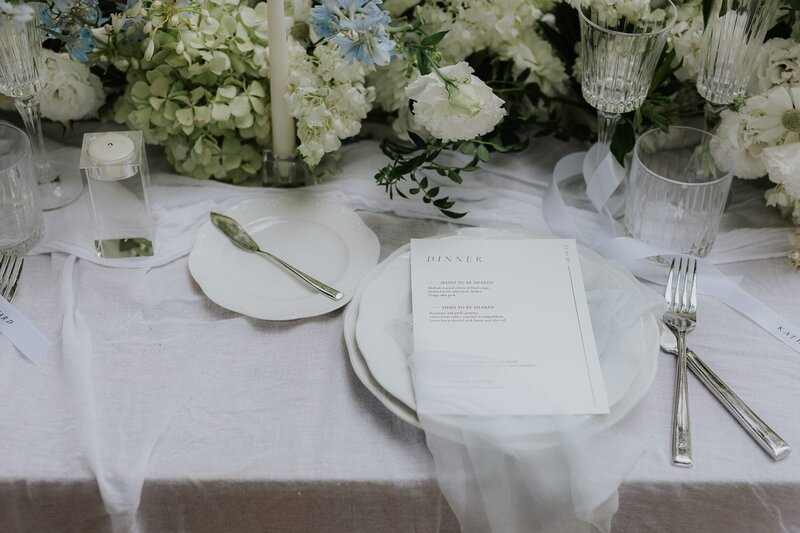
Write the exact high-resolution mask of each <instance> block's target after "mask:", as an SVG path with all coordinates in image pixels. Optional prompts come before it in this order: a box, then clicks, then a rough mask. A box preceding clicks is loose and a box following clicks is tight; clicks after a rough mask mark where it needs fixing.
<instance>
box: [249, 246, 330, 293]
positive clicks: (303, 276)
mask: <svg viewBox="0 0 800 533" xmlns="http://www.w3.org/2000/svg"><path fill="white" fill-rule="evenodd" d="M257 253H259V254H262V255H265V256H267V257H269V258H270V259H272V260H273V261H275V262H276V263H278V264H279V265H281V266H282V267H284V268H285V269H286V270H288V271H289V272H291V273H292V274H294V275H295V276H297V277H298V278H300V279H302V280H303V281H305V282H306V283H308V284H309V285H311V286H312V287H314V288H315V289H317V290H318V291H319V292H321V293H322V294H324V295H325V296H327V297H328V298H330V299H331V300H341V299H342V298H343V297H344V294H342V293H341V291H338V290H337V289H334V288H333V287H330V286H328V285H325V284H324V283H322V282H321V281H319V280H318V279H315V278H312V277H311V276H309V275H308V274H306V273H305V272H303V271H301V270H298V269H296V268H295V267H293V266H292V265H290V264H289V263H287V262H286V261H284V260H283V259H281V258H280V257H278V256H276V255H272V254H271V253H269V252H265V251H263V250H261V251H258V252H257Z"/></svg>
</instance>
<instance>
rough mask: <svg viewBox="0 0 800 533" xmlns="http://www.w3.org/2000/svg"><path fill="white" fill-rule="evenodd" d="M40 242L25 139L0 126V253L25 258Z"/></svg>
mask: <svg viewBox="0 0 800 533" xmlns="http://www.w3.org/2000/svg"><path fill="white" fill-rule="evenodd" d="M41 239H42V210H41V208H40V207H39V188H38V187H37V186H36V172H35V170H34V167H33V159H32V157H31V143H30V141H29V140H28V136H27V135H25V133H24V132H23V131H22V130H20V129H19V128H16V127H14V126H12V125H11V124H6V123H3V122H0V253H3V254H7V253H8V254H14V255H24V254H26V253H27V252H28V251H30V250H31V249H32V248H33V247H34V246H36V244H38V242H39V241H40V240H41Z"/></svg>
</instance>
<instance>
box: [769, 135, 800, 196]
mask: <svg viewBox="0 0 800 533" xmlns="http://www.w3.org/2000/svg"><path fill="white" fill-rule="evenodd" d="M761 160H762V161H763V162H764V166H766V168H767V173H768V174H769V179H770V180H771V181H773V182H775V183H779V184H781V185H783V188H784V190H785V191H786V193H787V194H788V195H790V196H793V197H795V198H800V142H796V143H792V144H784V145H779V146H770V147H768V148H764V150H763V151H762V152H761Z"/></svg>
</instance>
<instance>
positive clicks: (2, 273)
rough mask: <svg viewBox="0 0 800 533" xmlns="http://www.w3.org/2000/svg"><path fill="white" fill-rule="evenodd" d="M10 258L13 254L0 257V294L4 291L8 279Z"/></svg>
mask: <svg viewBox="0 0 800 533" xmlns="http://www.w3.org/2000/svg"><path fill="white" fill-rule="evenodd" d="M12 259H13V256H11V255H4V256H3V257H2V259H0V294H5V292H6V287H7V286H8V279H9V277H10V274H11V269H10V268H9V266H10V265H11V262H12Z"/></svg>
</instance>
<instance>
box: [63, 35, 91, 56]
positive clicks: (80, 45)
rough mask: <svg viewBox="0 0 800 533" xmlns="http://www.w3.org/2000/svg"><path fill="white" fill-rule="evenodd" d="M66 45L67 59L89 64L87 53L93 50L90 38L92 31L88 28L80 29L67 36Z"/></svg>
mask: <svg viewBox="0 0 800 533" xmlns="http://www.w3.org/2000/svg"><path fill="white" fill-rule="evenodd" d="M65 41H66V44H67V52H69V57H71V58H72V59H75V60H77V61H80V62H81V63H88V62H89V55H88V54H89V52H91V51H92V50H94V46H95V44H94V39H93V38H92V30H90V29H89V28H81V29H79V30H78V31H76V32H75V33H73V34H71V35H69V36H67V38H66V39H65Z"/></svg>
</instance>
